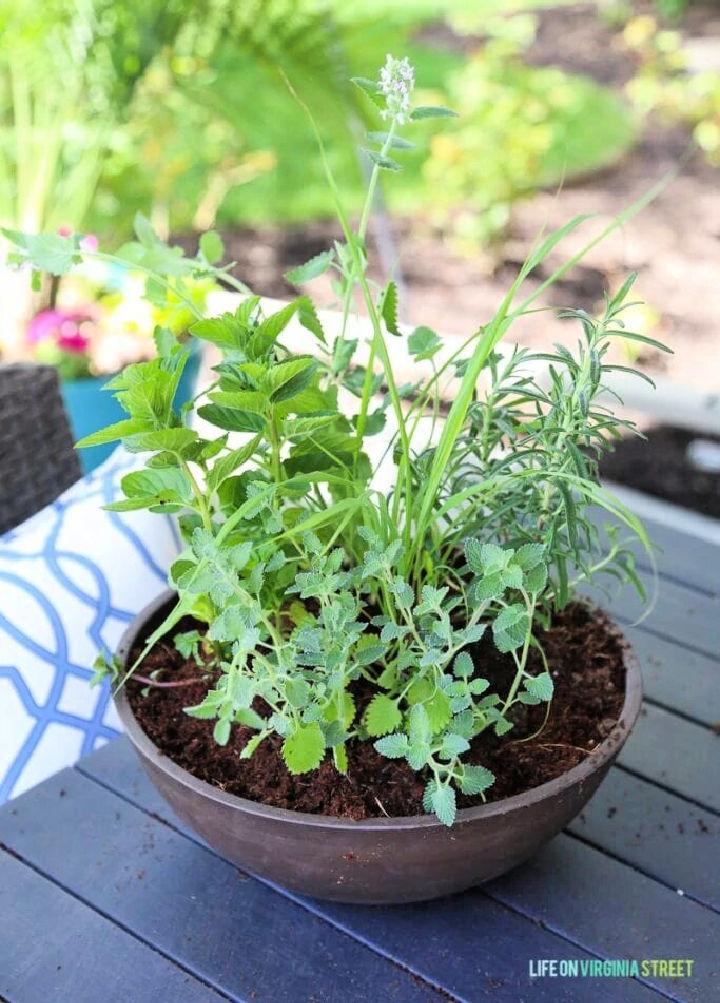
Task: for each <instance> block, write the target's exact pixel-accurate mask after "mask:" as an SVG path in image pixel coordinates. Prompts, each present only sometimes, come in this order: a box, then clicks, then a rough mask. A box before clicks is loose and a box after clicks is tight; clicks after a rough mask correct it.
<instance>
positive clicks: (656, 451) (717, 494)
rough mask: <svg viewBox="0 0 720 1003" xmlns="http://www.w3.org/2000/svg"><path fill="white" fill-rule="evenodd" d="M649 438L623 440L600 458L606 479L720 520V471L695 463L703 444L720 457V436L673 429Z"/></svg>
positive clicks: (651, 431) (650, 433)
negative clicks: (696, 453) (716, 451)
mask: <svg viewBox="0 0 720 1003" xmlns="http://www.w3.org/2000/svg"><path fill="white" fill-rule="evenodd" d="M645 436H646V438H645V439H640V438H638V437H636V436H628V437H627V438H624V439H622V440H621V441H620V442H618V444H617V445H616V447H615V450H614V452H612V453H608V454H606V455H605V456H604V457H603V459H602V460H601V462H600V474H601V476H602V477H605V478H607V479H608V480H612V481H617V482H618V484H624V485H626V486H627V487H629V488H635V489H636V490H638V491H644V492H645V493H646V494H649V495H655V496H656V497H657V498H664V499H665V501H669V502H673V503H674V504H675V505H681V506H683V508H690V509H693V510H694V511H695V512H701V513H702V514H703V515H709V516H713V517H714V518H716V519H720V470H712V469H703V465H702V464H700V465H699V464H698V462H697V461H694V460H693V447H698V446H700V448H701V449H702V448H703V445H704V444H707V445H708V446H709V447H710V450H707V449H706V451H708V452H709V451H712V447H713V446H714V447H716V448H717V450H718V455H720V437H717V436H712V435H706V434H705V433H703V432H693V431H691V430H689V429H686V428H676V427H675V426H673V425H658V426H656V427H655V428H650V429H647V430H646V432H645Z"/></svg>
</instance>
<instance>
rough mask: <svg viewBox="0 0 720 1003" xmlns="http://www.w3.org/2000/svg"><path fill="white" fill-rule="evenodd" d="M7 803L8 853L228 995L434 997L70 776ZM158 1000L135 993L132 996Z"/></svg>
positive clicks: (291, 999) (271, 1002) (273, 1002)
mask: <svg viewBox="0 0 720 1003" xmlns="http://www.w3.org/2000/svg"><path fill="white" fill-rule="evenodd" d="M12 807H13V809H14V811H15V812H16V814H11V813H10V812H8V811H3V812H0V841H2V842H3V843H5V845H6V846H7V847H9V848H10V850H12V851H14V852H16V853H18V854H19V855H20V856H21V857H22V858H23V859H24V860H26V861H27V862H28V863H30V864H31V865H33V866H36V867H38V868H39V869H41V870H42V872H43V874H45V875H46V876H48V877H49V878H51V879H52V880H54V881H56V882H58V883H59V884H61V885H62V886H63V887H65V888H67V889H68V890H69V891H71V892H72V893H73V894H75V895H77V896H78V897H80V898H82V899H83V901H85V902H87V903H88V904H90V905H91V906H92V907H94V908H96V909H98V910H99V911H101V912H102V913H103V914H104V915H105V916H107V917H109V918H111V919H112V920H113V921H114V922H116V923H119V924H121V925H122V926H123V927H125V928H126V929H131V930H133V932H135V933H136V934H137V935H138V936H139V937H141V938H142V939H144V940H145V941H146V942H148V943H151V944H152V945H153V946H154V947H156V948H157V949H158V950H159V951H161V952H162V953H163V954H165V955H166V956H168V957H171V958H173V959H174V960H176V961H180V962H181V963H182V964H183V965H184V966H185V967H186V968H187V969H189V970H190V971H191V972H192V973H193V974H194V975H195V976H197V977H199V978H201V979H203V980H204V981H206V982H207V983H208V984H209V985H211V986H213V987H214V988H216V989H221V990H224V991H225V992H227V993H229V994H231V995H232V996H233V997H238V998H242V999H265V1000H268V1003H281V1001H288V1003H297V1001H298V1000H305V999H308V1000H309V999H312V998H313V997H315V998H316V999H319V1000H323V1001H332V1003H335V1001H337V1003H345V1001H347V1000H348V999H352V1000H353V1001H358V1003H360V1001H372V1003H374V1001H375V1000H377V999H378V998H379V999H383V1000H387V1001H394V1000H397V1001H402V1003H405V1001H408V1003H421V1001H422V1003H430V1001H433V1000H438V1001H439V1000H440V999H441V996H440V994H439V993H437V992H436V991H435V990H434V989H433V988H431V986H430V985H428V984H427V983H422V982H420V981H419V980H416V979H413V978H412V976H411V975H410V974H408V973H407V972H405V971H403V970H402V969H401V968H399V967H398V966H397V965H395V964H393V963H392V962H390V961H388V960H386V959H384V958H382V957H379V956H378V954H376V953H374V952H372V951H370V950H369V949H368V948H366V947H364V946H363V945H361V944H360V943H358V942H357V941H356V940H353V939H351V938H350V937H348V936H346V935H345V934H343V933H341V932H339V931H337V930H334V929H332V928H331V927H330V926H328V924H326V923H325V922H323V921H322V920H320V919H318V918H315V917H310V916H308V914H307V912H306V910H303V909H302V907H300V906H299V905H296V904H295V903H293V902H292V901H291V900H290V899H288V898H286V897H284V896H282V895H279V894H277V893H276V892H274V891H273V890H272V889H270V888H269V887H268V886H266V885H264V884H261V883H260V882H257V881H254V880H252V879H250V878H248V877H246V876H245V875H243V874H241V872H239V871H238V870H237V868H235V867H233V866H232V865H231V864H229V863H227V862H226V861H224V860H221V859H220V858H219V857H218V856H216V855H215V854H213V853H211V852H209V851H208V850H205V849H203V848H201V847H199V846H198V845H197V844H196V843H193V842H191V841H190V840H189V839H187V838H185V837H184V836H181V835H179V834H177V833H175V832H174V831H173V830H172V829H170V828H169V827H168V826H166V825H163V824H162V823H160V822H158V821H156V820H155V819H153V818H151V817H150V816H149V815H147V814H145V813H143V812H141V811H140V810H139V809H137V808H134V807H132V806H131V805H129V804H128V803H127V802H125V801H122V800H121V799H120V798H118V797H116V796H114V795H112V794H111V793H110V792H108V791H106V790H105V789H104V788H102V787H100V786H99V785H98V784H96V783H93V782H92V781H91V780H88V779H87V778H85V777H83V776H81V775H80V774H79V773H77V772H76V771H73V770H64V771H62V772H61V773H59V774H57V776H55V777H53V778H52V779H51V780H49V781H46V782H45V783H44V784H42V785H40V786H39V787H37V788H35V790H34V791H33V792H32V793H31V794H30V795H29V796H25V797H21V798H18V799H17V800H16V801H14V802H13V804H12ZM50 817H52V825H48V818H50ZM70 998H71V997H68V999H70ZM160 998H161V999H171V998H172V997H168V996H161V997H160ZM155 999H156V997H154V996H151V995H148V996H136V997H134V999H133V1003H144V1001H145V1000H147V1001H148V1003H150V1001H152V1003H154V1001H155Z"/></svg>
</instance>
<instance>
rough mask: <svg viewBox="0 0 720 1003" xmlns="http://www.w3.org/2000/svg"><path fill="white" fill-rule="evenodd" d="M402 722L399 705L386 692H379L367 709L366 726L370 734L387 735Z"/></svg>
mask: <svg viewBox="0 0 720 1003" xmlns="http://www.w3.org/2000/svg"><path fill="white" fill-rule="evenodd" d="M401 722H402V714H401V713H400V710H399V709H398V705H397V703H396V702H395V701H394V700H391V699H390V697H388V696H386V695H385V694H384V693H377V694H376V695H375V696H374V697H373V698H372V700H371V701H370V703H369V705H368V708H367V710H366V711H365V727H366V728H367V730H368V734H370V735H373V736H374V735H386V734H387V733H388V732H389V731H394V730H395V728H397V727H398V725H399V724H401Z"/></svg>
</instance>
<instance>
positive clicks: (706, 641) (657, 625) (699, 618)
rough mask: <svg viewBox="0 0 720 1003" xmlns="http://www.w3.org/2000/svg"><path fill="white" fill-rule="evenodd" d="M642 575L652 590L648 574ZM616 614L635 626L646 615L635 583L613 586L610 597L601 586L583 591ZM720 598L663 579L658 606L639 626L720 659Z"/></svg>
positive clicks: (717, 659) (627, 623) (625, 622)
mask: <svg viewBox="0 0 720 1003" xmlns="http://www.w3.org/2000/svg"><path fill="white" fill-rule="evenodd" d="M641 578H642V580H643V582H644V584H645V585H646V587H647V588H648V590H650V589H651V579H650V576H649V575H647V574H646V573H644V574H642V575H641ZM582 591H583V592H584V593H585V594H587V595H589V596H591V597H592V598H593V599H595V601H596V602H597V603H598V605H600V606H602V607H603V609H606V610H607V611H608V612H609V613H611V614H612V616H614V617H615V618H616V619H617V620H618V622H619V623H620V624H621V625H622V626H626V625H629V624H633V625H635V624H636V622H637V621H639V620H640V617H642V615H643V609H644V606H643V602H642V600H641V599H640V597H639V596H638V594H637V592H636V591H635V589H634V588H632V587H631V586H629V585H628V586H625V587H624V588H622V589H619V590H618V589H617V588H616V589H614V590H612V589H611V595H610V599H608V597H607V596H605V595H604V594H603V593H602V591H601V590H600V589H598V588H597V587H595V588H586V587H583V590H582ZM718 624H720V597H716V596H707V595H701V594H699V593H697V592H691V591H690V590H689V589H686V588H685V587H684V586H682V585H677V584H676V583H675V582H669V581H661V583H660V585H659V591H658V594H657V599H656V602H655V605H654V606H653V607H652V609H651V610H650V612H649V613H648V614H647V616H645V617H644V618H643V619H642V620H641V621H640V622H638V623H637V626H638V627H639V628H640V629H641V630H645V631H647V632H650V633H653V634H656V635H657V636H659V637H661V638H664V639H665V640H667V641H670V642H671V643H672V642H676V643H678V644H680V645H682V646H684V647H687V648H689V649H690V650H692V651H697V652H698V653H699V654H703V655H706V656H708V657H709V658H711V659H714V660H716V661H720V636H719V631H718Z"/></svg>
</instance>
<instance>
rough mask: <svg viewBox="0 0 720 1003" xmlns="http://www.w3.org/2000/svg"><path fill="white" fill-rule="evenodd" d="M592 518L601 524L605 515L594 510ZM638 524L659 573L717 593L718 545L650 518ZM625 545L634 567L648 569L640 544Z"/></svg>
mask: <svg viewBox="0 0 720 1003" xmlns="http://www.w3.org/2000/svg"><path fill="white" fill-rule="evenodd" d="M595 521H596V522H597V523H598V524H602V523H603V522H605V521H607V517H605V516H603V514H602V513H600V512H598V513H597V517H596V520H595ZM610 521H612V520H610ZM642 523H643V525H644V526H645V529H646V530H647V532H648V535H649V536H650V539H651V540H652V541H653V543H654V545H655V547H656V550H655V564H656V567H657V570H658V572H659V573H660V575H661V576H663V577H664V578H666V579H667V580H668V581H674V582H677V583H679V584H681V585H686V586H687V587H688V588H690V589H692V590H694V591H699V592H706V593H708V594H710V595H719V594H720V545H718V544H716V543H710V542H709V541H707V540H703V539H701V538H700V537H697V536H693V535H691V534H690V533H681V532H679V531H678V530H676V529H671V528H670V527H668V526H664V525H663V524H662V523H660V522H657V521H656V520H654V519H643V520H642ZM622 536H623V538H624V537H625V536H627V534H622ZM628 546H629V548H630V549H631V550H632V551H633V552H634V553H635V555H636V559H637V564H638V566H639V567H641V568H643V569H644V570H646V571H647V570H650V569H651V567H652V564H651V561H650V558H649V557H648V555H647V553H646V551H645V549H644V547H643V546H642V544H640V543H632V542H631V543H629V544H628Z"/></svg>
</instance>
